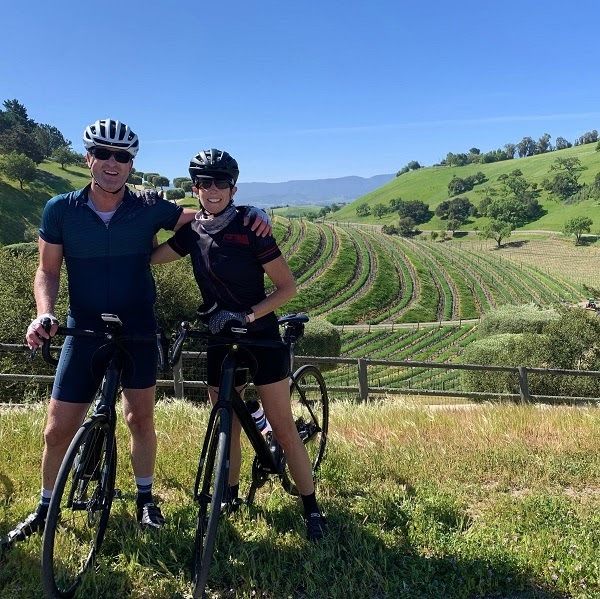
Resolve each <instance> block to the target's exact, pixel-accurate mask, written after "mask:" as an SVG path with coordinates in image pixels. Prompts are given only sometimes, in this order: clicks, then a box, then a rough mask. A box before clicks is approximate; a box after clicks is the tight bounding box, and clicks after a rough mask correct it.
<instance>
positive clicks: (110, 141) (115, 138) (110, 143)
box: [83, 119, 140, 158]
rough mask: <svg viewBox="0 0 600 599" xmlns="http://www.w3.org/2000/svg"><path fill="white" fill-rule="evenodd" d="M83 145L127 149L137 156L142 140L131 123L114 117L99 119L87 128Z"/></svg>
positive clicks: (86, 147) (86, 146) (87, 148)
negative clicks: (130, 125)
mask: <svg viewBox="0 0 600 599" xmlns="http://www.w3.org/2000/svg"><path fill="white" fill-rule="evenodd" d="M83 145H84V146H85V149H86V150H89V149H90V148H95V147H97V146H100V147H104V148H116V149H119V150H125V151H126V152H129V153H130V154H131V155H132V156H133V157H134V158H135V155H136V154H137V153H138V150H139V148H140V141H139V139H138V136H137V135H136V134H135V133H134V132H133V131H132V130H131V129H130V128H129V125H126V124H125V123H122V122H121V121H115V120H114V119H99V120H97V121H96V122H95V123H92V124H91V125H88V126H87V127H86V128H85V131H84V132H83Z"/></svg>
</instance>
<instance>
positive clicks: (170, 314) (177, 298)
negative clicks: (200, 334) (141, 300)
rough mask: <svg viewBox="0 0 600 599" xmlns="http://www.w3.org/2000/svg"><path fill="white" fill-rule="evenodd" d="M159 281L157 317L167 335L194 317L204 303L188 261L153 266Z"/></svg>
mask: <svg viewBox="0 0 600 599" xmlns="http://www.w3.org/2000/svg"><path fill="white" fill-rule="evenodd" d="M152 274H153V275H154V280H155V281H156V294H157V301H156V317H157V319H158V325H159V327H160V328H162V329H163V331H164V332H165V334H166V335H167V336H169V335H170V333H172V332H173V331H175V329H176V328H177V326H178V325H179V323H180V322H181V321H182V320H194V318H195V316H196V309H197V308H198V306H199V305H200V304H201V303H202V299H201V297H200V291H199V289H198V285H197V284H196V280H195V279H194V273H193V272H192V266H191V264H190V262H189V260H177V261H176V262H169V263H168V264H160V265H158V266H154V267H153V268H152Z"/></svg>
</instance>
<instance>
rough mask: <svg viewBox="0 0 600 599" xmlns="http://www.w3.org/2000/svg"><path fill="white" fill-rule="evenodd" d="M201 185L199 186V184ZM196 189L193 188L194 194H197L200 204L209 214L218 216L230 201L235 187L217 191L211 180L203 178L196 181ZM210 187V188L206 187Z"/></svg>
mask: <svg viewBox="0 0 600 599" xmlns="http://www.w3.org/2000/svg"><path fill="white" fill-rule="evenodd" d="M200 182H201V183H202V185H200V184H199V183H200ZM196 184H197V187H193V190H194V193H197V194H198V197H199V199H200V204H201V205H202V207H203V208H204V210H206V212H210V214H219V212H222V211H223V210H225V208H226V207H227V204H229V202H230V201H231V200H232V198H233V194H234V193H235V192H236V191H237V187H231V186H230V185H227V187H225V189H219V188H218V187H217V185H216V184H215V181H214V180H213V179H212V178H204V179H200V180H199V181H197V183H196ZM209 185H210V187H208V186H209Z"/></svg>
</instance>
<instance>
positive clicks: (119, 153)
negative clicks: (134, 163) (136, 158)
mask: <svg viewBox="0 0 600 599" xmlns="http://www.w3.org/2000/svg"><path fill="white" fill-rule="evenodd" d="M90 154H91V155H92V156H93V157H94V158H97V159H98V160H108V159H109V158H110V157H111V156H114V157H115V160H116V161H117V162H120V163H121V164H127V163H128V162H129V161H130V160H131V159H132V158H133V156H132V155H131V154H130V153H129V152H125V150H108V149H107V148H90Z"/></svg>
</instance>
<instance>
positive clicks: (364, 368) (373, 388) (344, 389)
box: [0, 344, 600, 404]
mask: <svg viewBox="0 0 600 599" xmlns="http://www.w3.org/2000/svg"><path fill="white" fill-rule="evenodd" d="M57 349H58V348H57ZM0 351H4V352H25V348H24V347H23V346H21V345H15V344H0ZM203 355H204V354H203V352H183V353H182V359H181V360H180V361H179V363H178V364H176V365H175V367H174V368H173V377H172V378H166V379H165V378H163V379H159V380H158V381H157V387H159V388H161V389H165V390H166V389H172V391H173V394H174V395H175V396H176V397H179V398H185V397H188V396H189V393H190V391H192V390H195V389H205V388H206V386H207V385H206V381H205V380H202V379H200V380H186V379H185V378H184V369H183V366H182V364H183V360H184V359H186V360H192V359H193V360H196V361H199V360H200V359H201V358H202V356H203ZM40 359H41V358H40ZM306 363H313V364H317V365H321V366H329V367H330V366H331V365H335V366H340V365H346V367H347V368H350V369H352V370H354V369H356V377H355V379H356V381H357V384H355V385H339V384H329V383H328V386H327V388H328V391H329V392H330V395H331V396H332V397H333V398H335V397H336V395H340V396H341V395H345V396H348V395H350V396H352V397H354V398H356V399H357V400H358V401H369V400H370V399H373V398H375V397H377V396H384V395H412V396H421V395H422V396H436V397H448V398H467V399H471V400H475V401H482V400H488V401H489V400H491V401H503V400H509V401H518V402H524V403H527V402H547V403H569V404H579V403H586V404H589V403H594V404H600V398H598V397H573V396H569V395H536V394H532V393H530V392H529V375H531V374H535V375H552V376H577V377H593V378H597V379H600V371H596V370H564V369H556V368H531V367H525V366H487V365H479V364H448V363H440V362H416V361H412V360H399V361H393V360H370V359H368V358H358V359H354V358H335V357H332V358H325V357H311V356H296V366H298V365H301V364H306ZM374 366H386V367H398V368H425V369H432V370H435V369H440V370H446V371H448V370H471V371H484V372H490V373H494V372H495V373H508V374H511V375H513V376H514V377H515V381H516V386H517V389H516V391H517V392H514V393H500V392H494V391H481V392H479V391H461V390H456V389H450V390H444V389H433V388H432V389H422V388H414V387H413V386H409V387H392V386H381V385H375V384H374V380H373V377H372V376H371V375H370V368H372V367H374ZM52 380H53V376H52V375H40V374H14V373H0V382H25V383H45V384H50V383H51V382H52Z"/></svg>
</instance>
